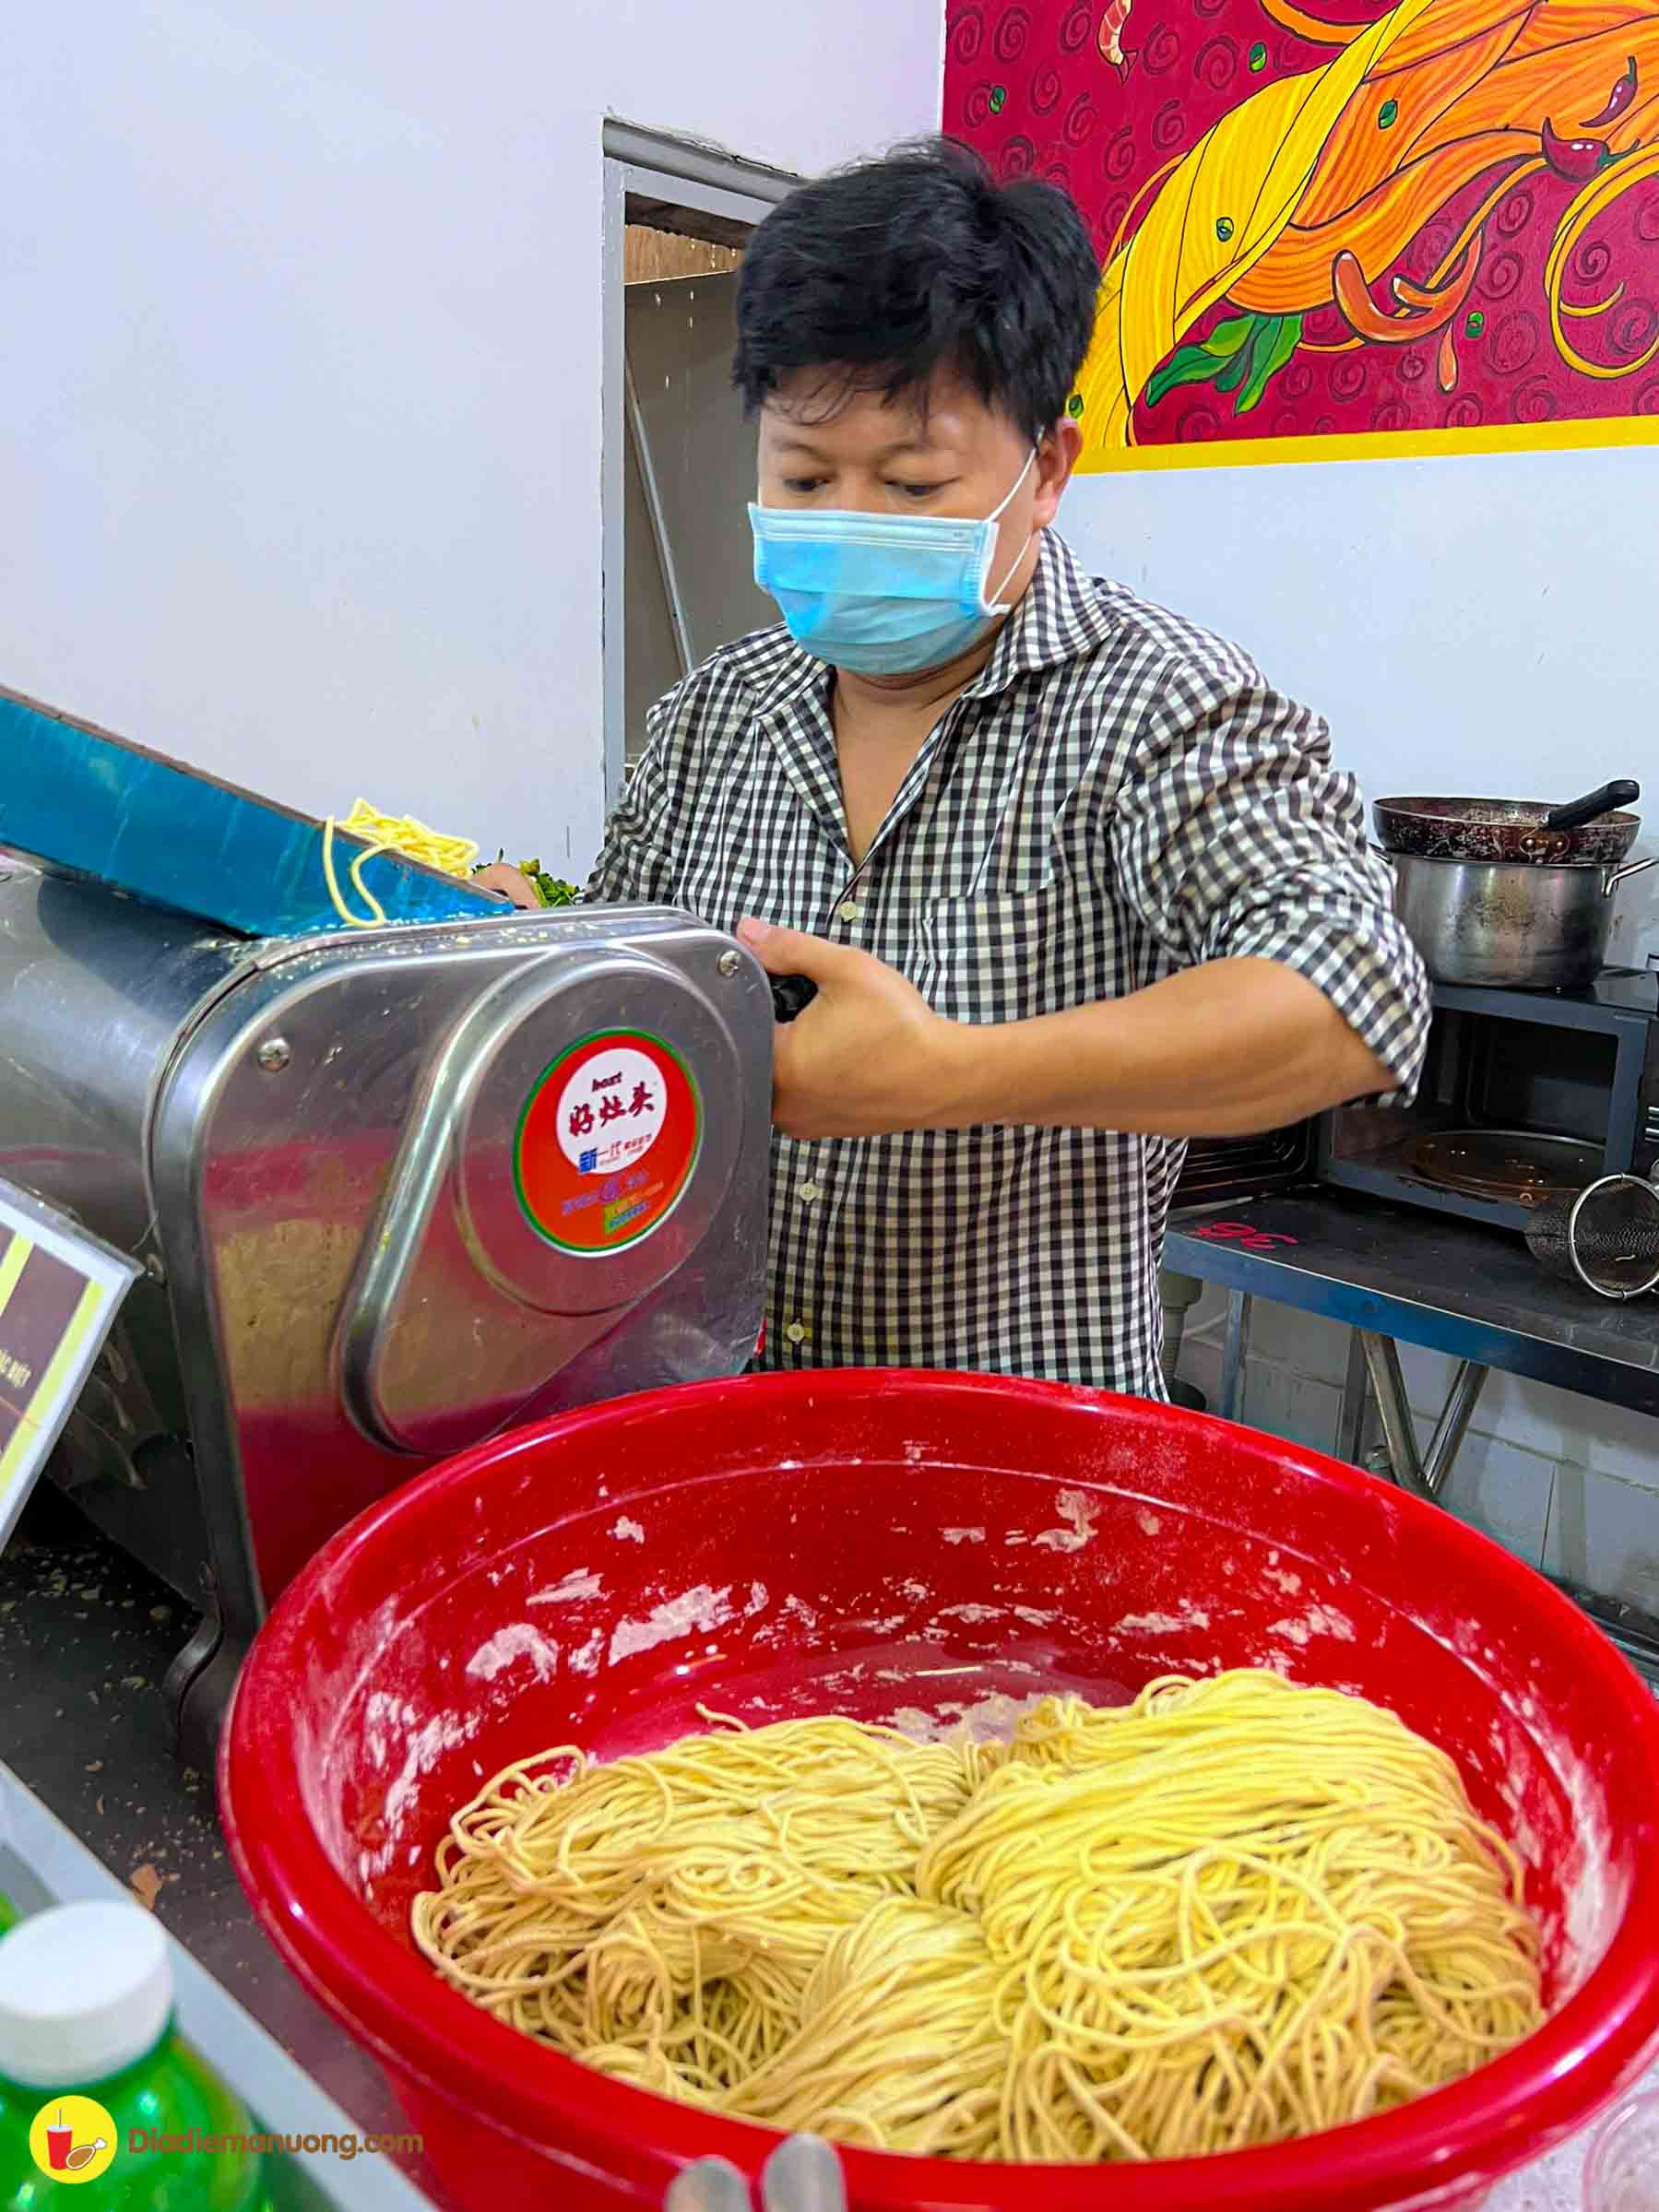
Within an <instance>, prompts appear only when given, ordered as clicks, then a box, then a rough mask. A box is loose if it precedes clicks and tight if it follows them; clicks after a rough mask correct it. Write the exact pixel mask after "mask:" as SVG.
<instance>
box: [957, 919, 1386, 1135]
mask: <svg viewBox="0 0 1659 2212" xmlns="http://www.w3.org/2000/svg"><path fill="white" fill-rule="evenodd" d="M939 1044H940V1049H941V1052H942V1073H941V1082H940V1087H939V1092H938V1097H939V1099H940V1100H941V1101H942V1105H936V1106H935V1107H934V1110H933V1111H932V1112H931V1113H930V1114H929V1115H928V1117H927V1118H928V1119H929V1120H930V1121H931V1122H932V1123H933V1125H934V1126H936V1127H950V1128H967V1127H972V1126H975V1125H977V1124H979V1123H983V1122H1002V1123H1012V1124H1016V1125H1017V1124H1024V1123H1036V1124H1037V1125H1039V1126H1049V1127H1055V1128H1083V1129H1089V1128H1094V1129H1114V1130H1137V1131H1144V1132H1151V1133H1155V1134H1157V1135H1161V1136H1167V1137H1236V1136H1245V1135H1250V1134H1253V1133H1254V1132H1255V1131H1257V1130H1266V1129H1275V1128H1279V1127H1282V1126H1283V1125H1284V1124H1285V1123H1286V1122H1291V1121H1297V1120H1299V1119H1301V1118H1303V1117H1304V1116H1305V1115H1308V1114H1312V1113H1317V1112H1319V1111H1321V1109H1322V1108H1323V1107H1325V1106H1334V1105H1336V1104H1338V1103H1339V1102H1340V1101H1343V1100H1345V1099H1349V1098H1358V1097H1362V1096H1366V1095H1368V1094H1371V1093H1374V1092H1378V1091H1383V1090H1387V1089H1388V1088H1390V1086H1391V1082H1392V1078H1391V1077H1390V1075H1389V1072H1388V1071H1387V1069H1385V1068H1384V1067H1383V1065H1382V1063H1381V1061H1380V1060H1379V1059H1377V1057H1376V1055H1375V1054H1374V1053H1373V1052H1372V1051H1371V1050H1370V1048H1369V1047H1368V1046H1367V1045H1366V1044H1365V1043H1364V1042H1363V1041H1362V1040H1361V1038H1360V1037H1359V1036H1358V1035H1357V1033H1356V1031H1354V1030H1353V1029H1352V1028H1350V1026H1349V1025H1348V1023H1347V1022H1346V1021H1345V1019H1344V1018H1343V1016H1342V1014H1341V1013H1339V1012H1338V1011H1337V1010H1336V1008H1335V1007H1334V1006H1333V1004H1332V1002H1331V1000H1329V999H1327V998H1326V997H1325V994H1324V993H1323V992H1322V991H1321V990H1320V989H1319V988H1318V987H1317V986H1316V985H1314V984H1312V983H1309V981H1308V979H1307V977H1306V976H1301V975H1299V974H1298V972H1297V971H1296V969H1294V968H1291V967H1287V966H1286V965H1285V964H1283V963H1281V962H1279V961H1274V960H1256V959H1247V960H1219V961H1214V962H1211V963H1210V964H1207V965H1205V966H1203V967H1196V968H1188V969H1185V970H1183V971H1182V972H1181V973H1180V974H1179V975H1176V976H1168V977H1167V979H1166V980H1165V981H1164V982H1162V983H1155V984H1153V985H1151V986H1150V987H1149V988H1147V989H1145V990H1142V991H1136V992H1134V993H1132V995H1131V996H1130V997H1128V998H1125V999H1112V1000H1104V1001H1102V1002H1101V1003H1099V1004H1097V1005H1094V1006H1082V1007H1076V1008H1073V1009H1072V1010H1071V1011H1068V1012H1065V1013H1058V1014H1046V1015H1042V1016H1039V1017H1038V1018H1037V1019H1036V1020H1034V1021H1028V1022H1009V1023H999V1024H987V1025H977V1024H958V1023H952V1024H950V1025H949V1035H948V1036H942V1037H941V1038H940V1040H939Z"/></svg>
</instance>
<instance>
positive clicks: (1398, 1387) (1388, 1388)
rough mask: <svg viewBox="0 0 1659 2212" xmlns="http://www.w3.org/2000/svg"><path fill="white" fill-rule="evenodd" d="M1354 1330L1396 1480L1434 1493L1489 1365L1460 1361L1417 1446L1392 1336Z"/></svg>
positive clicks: (1404, 1486)
mask: <svg viewBox="0 0 1659 2212" xmlns="http://www.w3.org/2000/svg"><path fill="white" fill-rule="evenodd" d="M1355 1334H1356V1335H1357V1337H1358V1338H1359V1341H1360V1343H1361V1344H1362V1346H1363V1347H1364V1352H1365V1363H1366V1366H1367V1369H1368V1371H1369V1375H1370V1378H1371V1389H1372V1390H1374V1391H1375V1393H1376V1397H1377V1412H1378V1414H1379V1416H1380V1418H1381V1422H1382V1433H1383V1436H1384V1437H1386V1438H1387V1440H1388V1457H1389V1464H1390V1465H1391V1467H1392V1469H1393V1475H1394V1480H1395V1482H1396V1483H1398V1484H1399V1485H1400V1486H1401V1488H1402V1489H1405V1490H1415V1491H1416V1494H1417V1496H1419V1497H1427V1498H1438V1497H1439V1496H1440V1492H1441V1491H1442V1490H1443V1489H1444V1488H1445V1485H1446V1477H1447V1476H1448V1475H1449V1474H1450V1473H1452V1461H1454V1460H1455V1459H1456V1457H1457V1450H1458V1446H1459V1445H1460V1444H1461V1443H1462V1442H1463V1437H1464V1436H1465V1435H1466V1433H1467V1431H1468V1427H1469V1422H1470V1419H1471V1417H1472V1416H1473V1414H1474V1412H1475V1406H1476V1405H1477V1404H1478V1403H1479V1402H1480V1393H1481V1391H1482V1390H1483V1389H1484V1388H1485V1387H1486V1379H1487V1373H1488V1370H1487V1368H1485V1367H1481V1366H1476V1365H1475V1362H1474V1361H1473V1360H1472V1359H1465V1360H1463V1361H1462V1362H1461V1363H1460V1364H1459V1366H1458V1369H1457V1372H1456V1374H1455V1375H1453V1377H1452V1388H1451V1390H1449V1391H1448V1392H1447V1394H1446V1402H1445V1405H1444V1406H1443V1407H1442V1409H1441V1412H1440V1419H1439V1420H1438V1421H1437V1422H1436V1423H1435V1426H1434V1434H1433V1436H1432V1437H1429V1439H1428V1450H1427V1451H1426V1452H1419V1451H1418V1449H1417V1432H1416V1426H1415V1425H1414V1424H1413V1421H1412V1417H1411V1407H1410V1406H1409V1404H1408V1403H1407V1402H1406V1398H1405V1378H1404V1376H1403V1375H1402V1374H1401V1372H1400V1354H1399V1349H1398V1347H1397V1346H1396V1345H1395V1343H1394V1340H1393V1338H1392V1336H1373V1335H1371V1334H1370V1332H1369V1331H1367V1330H1363V1329H1360V1330H1356V1331H1355Z"/></svg>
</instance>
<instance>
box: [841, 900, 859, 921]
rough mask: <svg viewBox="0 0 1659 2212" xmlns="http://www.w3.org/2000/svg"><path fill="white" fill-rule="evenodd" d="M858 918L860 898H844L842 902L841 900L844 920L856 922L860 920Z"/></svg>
mask: <svg viewBox="0 0 1659 2212" xmlns="http://www.w3.org/2000/svg"><path fill="white" fill-rule="evenodd" d="M858 918H859V902H858V900H857V899H843V900H842V902H841V919H842V920H843V921H844V922H856V921H857V920H858Z"/></svg>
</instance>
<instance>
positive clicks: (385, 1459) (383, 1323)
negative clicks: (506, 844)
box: [0, 694, 774, 1764]
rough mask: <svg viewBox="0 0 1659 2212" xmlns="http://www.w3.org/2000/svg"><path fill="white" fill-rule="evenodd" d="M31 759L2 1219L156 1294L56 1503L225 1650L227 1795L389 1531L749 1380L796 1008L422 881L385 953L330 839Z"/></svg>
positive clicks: (84, 1411)
mask: <svg viewBox="0 0 1659 2212" xmlns="http://www.w3.org/2000/svg"><path fill="white" fill-rule="evenodd" d="M0 758H4V759H5V760H6V783H5V787H4V788H3V789H0V1180H4V1181H6V1182H10V1183H12V1184H15V1185H18V1186H20V1187H21V1188H23V1189H25V1190H27V1191H30V1192H32V1193H33V1194H35V1195H36V1196H38V1197H39V1198H41V1199H42V1200H44V1201H47V1202H48V1203H49V1204H51V1205H53V1206H55V1207H57V1208H58V1209H59V1210H60V1211H61V1212H65V1213H66V1214H68V1215H69V1216H71V1217H72V1218H73V1219H74V1220H76V1221H78V1222H79V1223H80V1224H83V1225H84V1226H85V1227H86V1228H87V1229H89V1231H91V1232H93V1233H94V1234H96V1235H97V1236H101V1237H102V1238H104V1239H105V1240H106V1241H108V1242H109V1243H111V1244H113V1245H115V1246H117V1247H119V1248H121V1249H122V1250H124V1251H125V1252H127V1253H130V1254H131V1255H132V1256H133V1257H134V1258H135V1259H136V1260H138V1261H139V1263H140V1264H141V1265H142V1267H143V1269H144V1271H145V1272H144V1274H143V1276H142V1277H141V1278H140V1280H139V1281H138V1282H137V1283H136V1286H135V1288H134V1290H133V1291H132V1293H131V1295H129V1297H128V1299H127V1301H126V1304H125V1306H124V1308H123V1310H122V1312H121V1315H120V1317H119V1319H118V1322H117V1324H116V1327H115V1329H114V1331H113V1334H112V1336H111V1338H110V1340H109V1342H108V1343H107V1345H106V1347H105V1349H104V1351H103V1353H102V1354H101V1358H100V1360H99V1363H98V1366H97V1367H96V1369H95V1370H94V1373H93V1375H92V1378H91V1379H90V1381H89V1385H88V1387H87V1389H86V1390H85V1391H84V1392H83V1394H82V1397H81V1400H80V1402H79V1403H78V1405H77V1409H76V1411H75V1413H74V1414H73V1415H72V1417H71V1419H70V1422H69V1425H68V1426H67V1428H66V1430H65V1434H64V1436H63V1437H62V1439H61V1441H60V1443H59V1445H58V1447H57V1449H56V1450H55V1453H54V1455H53V1460H52V1461H51V1463H50V1467H49V1471H48V1472H49V1474H50V1476H51V1477H52V1479H53V1480H54V1481H55V1483H56V1484H57V1485H59V1486H60V1487H61V1488H62V1489H63V1490H64V1491H65V1492H67V1493H68V1494H69V1496H71V1497H72V1498H73V1499H74V1501H75V1503H76V1504H77V1506H78V1507H79V1508H81V1510H82V1511H83V1512H84V1513H86V1514H87V1515H88V1516H89V1518H90V1520H93V1521H94V1522H95V1523H96V1524H98V1526H100V1527H101V1529H102V1530H103V1531H104V1532H106V1533H107V1534H109V1535H110V1536H112V1537H113V1539H114V1540H115V1541H116V1542H117V1543H118V1544H121V1545H122V1546H124V1548H125V1549H127V1550H128V1551H129V1552H131V1553H132V1554H134V1555H136V1557H137V1558H139V1559H140V1560H142V1561H143V1562H144V1564H145V1565H146V1566H148V1567H149V1568H150V1569H151V1571H152V1572H153V1573H155V1574H156V1575H158V1576H159V1577H160V1579H162V1580H163V1581H165V1582H166V1583H168V1584H169V1585H171V1587H172V1589H173V1590H174V1591H177V1592H178V1594H179V1595H180V1597H181V1598H182V1599H183V1600H184V1602H185V1603H187V1604H188V1605H189V1606H191V1607H192V1608H193V1609H196V1610H197V1611H199V1612H200V1613H201V1615H202V1618H201V1625H200V1627H199V1628H198V1629H197V1631H196V1634H195V1635H194V1637H193V1638H191V1640H190V1641H189V1643H188V1644H187V1645H186V1646H185V1647H184V1650H181V1651H180V1652H179V1654H178V1656H177V1658H176V1660H175V1662H174V1663H173V1666H172V1672H171V1674H170V1676H169V1679H168V1690H169V1693H170V1695H171V1697H172V1701H173V1705H174V1709H175V1712H176V1715H177V1718H178V1722H179V1728H180V1736H181V1747H182V1750H183V1752H184V1756H185V1757H190V1758H192V1759H193V1760H194V1761H195V1762H196V1763H197V1764H200V1763H202V1761H203V1760H204V1759H205V1758H206V1757H207V1756H209V1754H210V1749H211V1745H212V1744H213V1742H214V1740H215V1739H216V1738H217V1735H218V1733H219V1722H220V1721H221V1719H222V1716H223V1712H224V1709H225V1707H226V1704H227V1702H228V1699H229V1696H230V1692H231V1687H232V1686H233V1684H234V1681H235V1678H236V1674H237V1672H238V1669H239V1667H240V1664H241V1662H242V1659H243V1654H244V1653H245V1651H246V1650H247V1648H248V1646H249V1644H250V1642H251V1640H252V1638H253V1637H254V1635H255V1631H256V1630H257V1628H258V1626H259V1625H260V1623H261V1621H262V1619H263V1617H264V1615H265V1612H266V1609H267V1605H268V1604H269V1603H270V1602H271V1601H272V1600H273V1599H274V1598H275V1597H276V1595H277V1594H278V1592H279V1591H281V1590H282V1588H283V1587H284V1585H285V1584H286V1583H287V1582H288V1581H289V1580H290V1579H291V1578H292V1577H293V1575H294V1574H295V1573H296V1572H297V1571H298V1569H299V1568H300V1567H302V1566H303V1565H304V1563H305V1562H306V1560H307V1559H309V1558H310V1557H311V1555H313V1554H314V1552H315V1551H316V1549H317V1548H318V1546H319V1545H320V1544H322V1543H323V1542H324V1541H325V1540H326V1538H327V1537H328V1536H330V1535H331V1534H332V1533H333V1532H335V1531H336V1530H338V1528H340V1527H341V1526H342V1525H343V1524H344V1523H345V1522H346V1521H347V1520H349V1519H350V1517H351V1516H352V1515H353V1514H355V1513H356V1512H358V1511H359V1510H360V1509H361V1508H363V1507H365V1506H368V1505H370V1504H371V1503H373V1502H374V1501H375V1500H377V1499H379V1498H381V1497H382V1496H385V1494H386V1493H387V1492H388V1491H390V1490H391V1489H393V1488H395V1487H396V1486H397V1485H400V1484H402V1483H403V1482H405V1481H407V1480H408V1479H409V1477H410V1476H411V1475H413V1474H415V1473H418V1472H419V1471H420V1470H421V1469H422V1468H423V1467H425V1466H427V1465H429V1464H431V1463H432V1462H433V1461H436V1460H438V1459H441V1458H444V1457H446V1456H448V1455H449V1454H452V1453H454V1452H456V1451H459V1450H462V1449H465V1448H466V1447H468V1446H469V1445H473V1444H476V1443H479V1442H480V1441H481V1440H483V1439H484V1438H486V1437H492V1436H495V1435H498V1434H499V1433H500V1432H501V1431H502V1430H503V1429H504V1428H507V1427H513V1426H517V1425H522V1424H523V1423H526V1422H528V1421H531V1420H534V1419H536V1418H538V1417H539V1416H540V1415H543V1414H551V1413H553V1412H556V1411H561V1410H563V1409H566V1408H569V1407H571V1406H574V1405H578V1404H581V1403H584V1402H591V1401H594V1400H598V1399H604V1398H610V1397H614V1396H619V1395H621V1394H622V1393H624V1392H628V1391H632V1390H642V1389H647V1388H652V1387H655V1386H657V1385H659V1384H663V1383H669V1382H679V1381H689V1380H694V1379H699V1378H707V1377H713V1376H722V1375H730V1374H734V1373H737V1372H740V1371H741V1369H742V1368H743V1367H744V1366H747V1365H748V1363H749V1361H750V1360H751V1359H752V1356H753V1354H754V1350H755V1345H756V1341H757V1335H758V1332H759V1331H760V1328H761V1317H762V1310H763V1299H764V1277H765V1249H766V1181H767V1152H768V1142H769V1133H770V1080H771V1059H772V1034H773V1011H774V1010H773V999H772V995H771V992H770V989H769V986H768V981H767V978H766V976H765V975H764V972H763V971H762V969H761V968H760V967H759V965H758V964H757V963H756V962H755V961H754V960H753V959H752V956H751V955H750V954H749V953H748V952H745V951H744V950H743V949H742V948H741V947H740V946H739V945H737V944H736V943H734V942H733V941H732V940H730V939H729V938H726V937H724V936H722V935H720V934H719V933H717V932H716V931H714V930H711V929H705V928H704V927H702V926H701V925H699V924H697V923H694V922H693V921H691V920H690V919H688V918H687V917H685V916H683V915H680V914H676V913H673V912H670V911H667V910H664V909H660V908H644V907H635V908H621V907H612V908H605V909H602V910H601V909H593V910H586V909H584V908H582V907H580V906H576V907H574V908H564V909H553V910H550V911H548V912H545V913H539V914H523V913H518V912H516V911H510V910H508V909H506V908H504V906H503V905H502V904H501V902H499V901H498V900H496V899H493V898H492V897H490V896H489V895H488V894H485V893H480V892H478V891H476V890H474V889H473V888H472V887H471V886H470V885H469V884H468V883H467V882H465V881H459V880H456V879H454V878H451V877H445V876H442V875H439V874H437V873H436V872H435V871H433V870H430V869H423V868H421V867H420V866H419V865H417V864H416V863H414V862H411V861H409V860H406V859H405V858H402V857H401V856H399V855H397V854H396V853H390V852H388V853H385V854H382V855H380V856H379V857H377V858H373V859H372V860H365V861H364V862H363V867H364V874H363V881H364V882H365V883H366V884H367V885H368V886H369V887H370V888H372V890H373V893H374V894H375V897H376V899H377V901H378V903H379V904H380V905H381V906H382V907H383V908H384V909H385V915H386V917H387V918H386V920H385V923H384V924H381V925H376V926H373V927H369V928H350V927H347V926H345V924H344V923H343V922H342V919H341V917H340V916H339V915H338V912H337V911H336V907H335V905H334V902H333V900H332V899H331V898H330V897H329V895H328V893H327V890H326V876H325V871H324V868H323V865H322V859H323V854H322V844H323V838H322V825H320V824H319V823H318V822H315V821H314V820H310V819H308V818H306V817H303V816H300V815H296V814H292V813H290V812H289V811H287V810H284V809H281V808H278V807H275V806H272V805H270V804H269V803H268V802H266V801H264V800H261V799H258V798H255V797H253V796H252V795H250V794H248V793H246V792H243V791H238V790H235V789H232V788H231V787H227V786H225V785H222V784H219V783H217V782H215V781H213V780H212V779H209V778H207V777H204V776H200V775H196V774H194V773H193V772H191V771H189V770H187V769H184V768H183V767H181V766H180V765H179V764H178V763H174V762H171V761H168V760H165V759H163V758H161V757H160V756H158V755H155V754H152V753H148V752H146V751H142V750H141V749H139V748H136V747H134V746H130V745H127V744H125V743H124V741H122V740H120V739H114V738H112V737H110V736H109V735H108V734H107V733H105V732H103V731H101V730H97V729H95V728H93V727H90V726H89V725H86V724H83V723H79V722H76V721H73V720H71V719H70V718H69V717H66V716H60V715H56V714H53V713H52V712H50V711H48V710H46V709H44V708H41V707H39V706H37V705H35V704H33V703H31V702H30V701H26V700H22V699H19V698H18V697H16V696H14V695H10V694H0ZM340 844H341V851H342V854H343V855H344V857H345V859H346V860H350V859H352V858H361V855H362V852H363V848H362V847H361V846H357V845H348V844H347V843H346V842H345V841H344V840H343V839H342V840H341V841H340ZM342 873H343V864H342Z"/></svg>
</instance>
